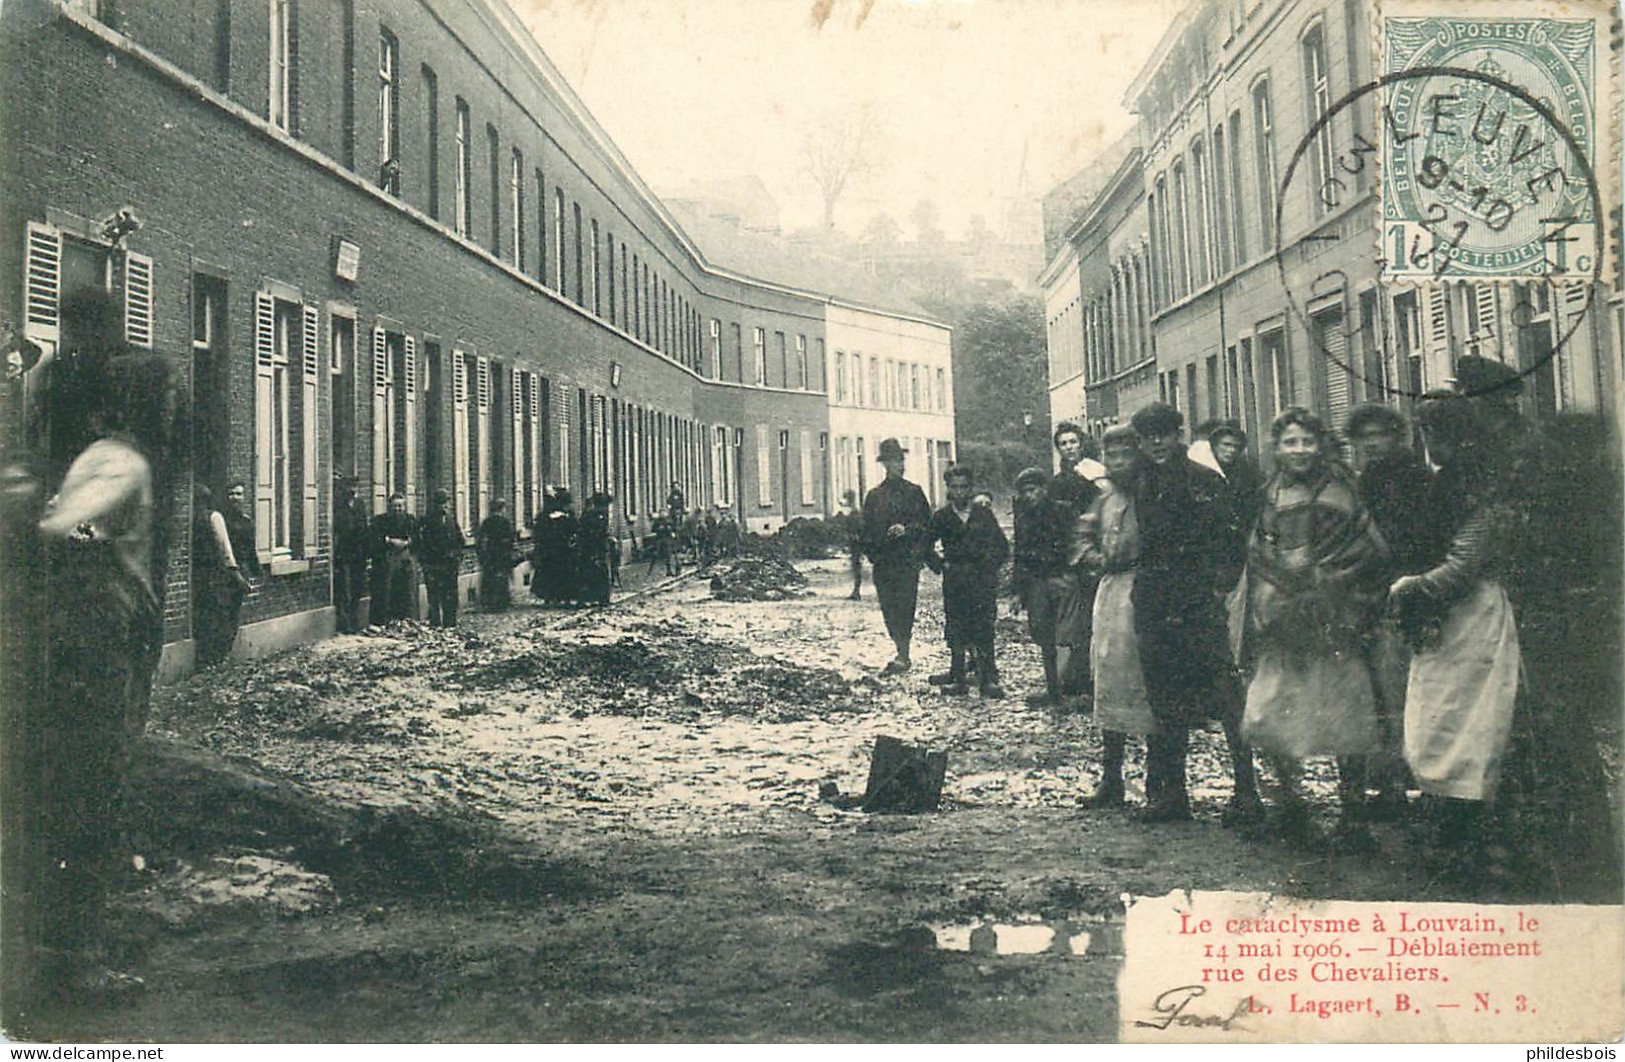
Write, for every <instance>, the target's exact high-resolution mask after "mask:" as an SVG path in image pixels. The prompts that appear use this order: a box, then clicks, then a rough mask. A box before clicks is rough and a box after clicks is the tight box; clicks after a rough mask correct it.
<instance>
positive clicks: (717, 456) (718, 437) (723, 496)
mask: <svg viewBox="0 0 1625 1062" xmlns="http://www.w3.org/2000/svg"><path fill="white" fill-rule="evenodd" d="M728 435H729V430H728V427H727V425H724V424H718V425H717V426H716V427H714V428H712V429H711V467H712V468H713V469H715V470H716V474H715V475H714V476H713V477H712V480H711V482H712V487H713V492H712V495H711V500H712V502H713V503H714V504H716V505H732V504H733V503H734V498H733V460H732V457H733V454H732V453H731V450H732V446H731V444H730V441H729V439H728Z"/></svg>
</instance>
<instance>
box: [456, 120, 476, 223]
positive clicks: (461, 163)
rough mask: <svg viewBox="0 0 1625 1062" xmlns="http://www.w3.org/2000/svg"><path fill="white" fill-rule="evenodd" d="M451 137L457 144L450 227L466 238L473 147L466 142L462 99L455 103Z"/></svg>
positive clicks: (466, 122)
mask: <svg viewBox="0 0 1625 1062" xmlns="http://www.w3.org/2000/svg"><path fill="white" fill-rule="evenodd" d="M453 135H454V138H455V140H456V144H457V164H456V166H455V167H453V172H452V181H453V184H452V190H451V191H452V209H451V214H452V227H453V228H454V229H456V231H457V235H459V236H467V235H468V234H469V229H470V228H471V227H472V225H473V222H474V214H473V209H474V208H473V204H472V203H471V201H470V195H471V190H470V185H471V184H472V183H473V181H474V157H473V152H474V146H473V145H472V144H470V143H469V142H468V138H469V136H470V130H469V116H468V104H467V103H466V102H465V101H463V100H462V99H458V101H457V126H456V129H455V130H454V131H453Z"/></svg>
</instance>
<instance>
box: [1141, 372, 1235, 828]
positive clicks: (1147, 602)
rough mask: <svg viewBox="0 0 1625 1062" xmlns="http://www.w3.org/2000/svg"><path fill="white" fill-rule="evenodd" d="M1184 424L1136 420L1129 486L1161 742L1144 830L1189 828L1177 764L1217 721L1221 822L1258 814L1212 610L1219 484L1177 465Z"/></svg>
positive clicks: (1157, 409) (1161, 417)
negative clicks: (1134, 465) (1226, 749)
mask: <svg viewBox="0 0 1625 1062" xmlns="http://www.w3.org/2000/svg"><path fill="white" fill-rule="evenodd" d="M1184 420H1185V418H1184V417H1183V416H1182V415H1181V414H1180V412H1179V411H1178V410H1177V409H1174V408H1173V407H1172V406H1170V405H1167V404H1166V403H1163V402H1152V403H1151V404H1150V405H1147V406H1146V407H1144V408H1143V409H1141V410H1139V411H1138V412H1136V413H1135V414H1134V417H1133V425H1134V430H1135V431H1136V432H1138V433H1139V435H1140V437H1141V438H1142V439H1143V440H1144V450H1145V455H1146V458H1147V460H1146V462H1145V465H1144V467H1143V468H1142V469H1141V471H1140V474H1139V476H1138V478H1137V480H1136V482H1135V485H1134V505H1135V513H1136V516H1137V518H1138V522H1139V530H1140V566H1139V568H1138V569H1137V572H1136V575H1135V579H1134V590H1133V595H1132V601H1133V603H1134V633H1135V636H1136V637H1137V638H1138V639H1139V646H1140V663H1141V667H1142V668H1143V670H1144V673H1145V689H1146V695H1147V698H1148V699H1149V700H1150V702H1151V711H1152V714H1153V715H1154V716H1155V717H1156V720H1157V724H1158V726H1159V727H1161V728H1162V731H1163V732H1162V733H1161V734H1157V735H1151V736H1149V737H1148V738H1147V741H1146V807H1145V809H1144V812H1143V813H1142V818H1144V819H1145V820H1146V821H1149V822H1177V821H1184V820H1188V819H1189V818H1190V817H1191V813H1190V797H1189V795H1188V793H1187V790H1186V786H1185V758H1186V752H1187V750H1188V747H1189V738H1190V733H1189V732H1190V729H1191V728H1192V727H1196V726H1201V725H1202V724H1203V723H1204V722H1205V721H1206V720H1207V719H1209V718H1212V717H1217V718H1218V719H1219V720H1220V721H1221V722H1222V723H1223V725H1224V732H1225V739H1226V741H1228V742H1229V745H1230V757H1231V764H1232V769H1233V770H1234V773H1235V792H1234V793H1233V795H1232V796H1231V799H1230V807H1229V809H1228V810H1227V812H1226V818H1227V821H1241V820H1256V819H1257V818H1258V817H1259V816H1260V814H1261V812H1262V804H1261V803H1260V801H1259V799H1258V785H1257V780H1256V776H1255V772H1254V769H1253V758H1252V750H1251V749H1250V748H1249V747H1248V746H1247V745H1246V744H1245V743H1244V742H1243V741H1242V739H1241V714H1242V708H1243V706H1244V700H1243V694H1242V689H1241V683H1240V681H1239V678H1238V676H1237V675H1236V672H1235V668H1234V665H1233V664H1232V661H1231V657H1230V646H1229V636H1228V633H1227V629H1226V623H1225V616H1224V612H1223V610H1222V608H1221V607H1220V602H1221V600H1222V598H1223V595H1224V594H1225V592H1226V591H1228V590H1229V589H1230V587H1228V586H1225V585H1224V582H1225V577H1226V576H1225V573H1226V571H1228V570H1230V566H1229V564H1228V563H1227V562H1228V560H1229V558H1231V557H1232V556H1233V555H1234V553H1235V546H1234V544H1233V543H1232V542H1231V541H1230V540H1229V537H1228V536H1229V535H1230V534H1233V533H1234V532H1233V530H1232V524H1233V522H1232V520H1231V519H1230V518H1229V513H1228V505H1227V500H1226V492H1225V483H1224V478H1223V477H1222V476H1220V475H1219V474H1218V473H1217V472H1214V471H1213V470H1212V469H1210V468H1205V467H1203V466H1202V465H1199V464H1197V463H1196V462H1195V461H1192V460H1191V459H1190V458H1189V457H1187V456H1186V455H1185V448H1184V446H1183V445H1181V443H1180V441H1179V432H1180V428H1181V427H1182V426H1183V424H1184Z"/></svg>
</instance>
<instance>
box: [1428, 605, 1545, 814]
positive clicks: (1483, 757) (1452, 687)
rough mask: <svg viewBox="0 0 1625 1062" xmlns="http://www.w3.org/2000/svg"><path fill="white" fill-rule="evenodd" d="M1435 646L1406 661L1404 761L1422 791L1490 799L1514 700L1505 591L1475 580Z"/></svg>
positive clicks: (1513, 642) (1514, 636) (1512, 636)
mask: <svg viewBox="0 0 1625 1062" xmlns="http://www.w3.org/2000/svg"><path fill="white" fill-rule="evenodd" d="M1439 635H1440V642H1439V644H1438V646H1436V647H1434V648H1431V649H1425V650H1422V651H1421V652H1418V653H1416V654H1415V655H1414V656H1412V657H1411V673H1410V679H1409V681H1408V682H1407V684H1406V688H1405V761H1406V762H1407V763H1409V764H1410V766H1411V772H1412V773H1413V774H1414V775H1415V776H1416V781H1417V784H1418V785H1420V786H1421V787H1422V791H1423V792H1424V793H1431V794H1434V795H1436V796H1446V797H1456V798H1457V799H1461V800H1489V799H1491V798H1493V797H1494V795H1495V789H1496V785H1497V783H1498V782H1499V781H1500V776H1501V764H1502V760H1503V758H1504V757H1505V755H1506V749H1507V738H1508V736H1509V735H1510V734H1511V732H1512V711H1513V705H1514V702H1515V701H1516V699H1517V696H1518V669H1519V664H1520V656H1519V651H1518V626H1517V623H1516V622H1515V621H1514V620H1513V617H1512V605H1511V603H1510V602H1508V600H1507V595H1506V591H1505V590H1503V589H1501V585H1500V584H1499V583H1495V582H1489V581H1484V582H1480V583H1479V584H1478V586H1477V587H1475V588H1474V590H1473V591H1472V593H1470V594H1469V595H1468V596H1467V597H1466V598H1465V599H1464V600H1462V601H1459V602H1457V603H1456V604H1455V605H1454V606H1453V607H1452V608H1451V609H1450V611H1449V612H1448V613H1447V614H1446V615H1445V619H1444V624H1443V626H1442V628H1441V630H1440V632H1439Z"/></svg>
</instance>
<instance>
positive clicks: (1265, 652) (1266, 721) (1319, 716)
mask: <svg viewBox="0 0 1625 1062" xmlns="http://www.w3.org/2000/svg"><path fill="white" fill-rule="evenodd" d="M1241 733H1242V736H1243V737H1244V738H1246V739H1247V742H1248V743H1249V744H1252V745H1256V746H1257V747H1258V748H1259V749H1261V750H1262V751H1264V752H1267V753H1271V754H1273V755H1277V756H1289V757H1292V758H1293V759H1302V758H1303V757H1305V756H1324V755H1339V756H1344V755H1355V754H1365V753H1371V752H1376V751H1377V750H1378V749H1379V748H1380V747H1381V738H1380V731H1379V730H1378V727H1377V701H1376V697H1375V695H1374V694H1373V692H1372V688H1371V669H1370V667H1369V666H1368V665H1367V663H1366V659H1365V654H1364V653H1363V652H1361V651H1360V650H1359V648H1357V647H1351V648H1348V649H1343V650H1339V651H1337V652H1333V653H1328V654H1325V655H1321V654H1315V655H1312V656H1300V655H1297V654H1292V653H1287V652H1286V651H1284V650H1282V649H1281V648H1280V647H1279V646H1275V645H1268V644H1266V645H1264V646H1262V647H1261V648H1260V651H1259V654H1258V660H1257V662H1256V664H1255V667H1254V671H1253V679H1252V682H1250V683H1248V685H1247V707H1246V710H1245V711H1244V713H1243V714H1242V717H1241Z"/></svg>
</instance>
